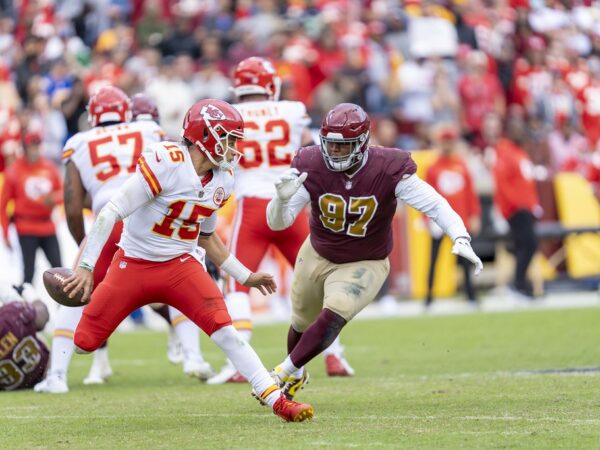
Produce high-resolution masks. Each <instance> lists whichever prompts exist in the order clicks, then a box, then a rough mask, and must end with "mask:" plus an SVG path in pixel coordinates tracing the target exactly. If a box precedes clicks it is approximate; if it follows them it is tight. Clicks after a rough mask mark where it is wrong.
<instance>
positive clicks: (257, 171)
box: [233, 100, 310, 199]
mask: <svg viewBox="0 0 600 450" xmlns="http://www.w3.org/2000/svg"><path fill="white" fill-rule="evenodd" d="M233 106H234V107H235V108H236V109H237V110H238V111H239V112H240V114H241V115H242V117H243V119H244V139H243V140H242V141H238V144H237V149H238V150H239V151H240V152H242V154H243V157H242V159H241V160H240V162H239V164H238V167H237V168H236V174H235V196H236V198H238V199H239V198H242V197H258V198H269V199H270V198H273V197H274V196H275V187H274V183H275V180H277V178H279V176H280V175H281V174H282V173H283V172H285V171H286V170H287V169H289V168H290V164H291V162H292V158H293V156H294V154H295V152H296V151H297V150H298V149H299V148H300V146H301V144H302V134H303V131H304V129H305V128H306V127H308V125H309V124H310V119H309V117H308V115H307V113H306V107H305V106H304V104H303V103H301V102H292V101H271V100H266V101H256V102H244V103H238V104H235V105H233Z"/></svg>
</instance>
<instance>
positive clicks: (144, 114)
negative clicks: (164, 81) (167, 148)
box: [131, 93, 159, 123]
mask: <svg viewBox="0 0 600 450" xmlns="http://www.w3.org/2000/svg"><path fill="white" fill-rule="evenodd" d="M131 120H133V121H136V120H152V121H153V122H156V123H158V121H159V116H158V107H157V106H156V103H154V100H152V99H151V98H150V97H148V96H147V95H146V94H141V93H140V94H135V95H134V96H133V97H131Z"/></svg>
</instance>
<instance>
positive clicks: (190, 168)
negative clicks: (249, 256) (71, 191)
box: [64, 99, 313, 421]
mask: <svg viewBox="0 0 600 450" xmlns="http://www.w3.org/2000/svg"><path fill="white" fill-rule="evenodd" d="M243 131H244V122H243V120H242V117H241V116H240V114H239V113H238V112H237V110H236V109H235V108H233V107H232V106H231V105H229V104H228V103H226V102H223V101H220V100H212V99H209V100H202V101H199V102H197V103H195V104H194V105H193V106H192V107H191V108H190V109H189V110H188V111H187V113H186V115H185V118H184V122H183V133H182V134H183V139H182V142H181V143H180V144H176V143H174V142H161V143H157V144H152V145H150V146H149V147H148V148H147V149H146V150H145V151H144V152H143V154H142V156H141V157H140V159H139V162H138V165H137V168H136V172H135V174H134V175H132V176H131V178H129V179H128V180H127V181H126V182H125V183H124V184H123V186H122V187H121V191H120V192H119V193H118V194H117V195H115V196H114V197H112V198H111V200H110V201H109V202H108V204H107V205H106V206H105V207H104V208H102V210H101V211H100V214H99V215H98V218H97V219H96V222H95V223H94V226H93V227H92V230H91V231H90V233H89V234H88V237H87V243H86V245H85V247H84V249H83V254H82V257H81V260H80V263H79V267H77V268H76V269H75V273H74V274H73V276H71V277H70V278H68V279H67V280H66V282H65V288H64V290H65V292H67V293H69V295H70V297H71V298H73V297H74V296H75V294H76V293H78V292H79V291H80V290H81V289H83V291H84V293H83V297H82V301H87V299H88V297H89V295H90V292H91V290H92V287H93V275H92V272H93V270H94V265H95V263H96V261H97V259H98V255H99V254H100V251H101V249H102V247H103V246H104V243H105V242H106V240H107V239H108V236H109V235H110V232H111V230H112V228H113V226H114V224H115V223H116V222H117V221H120V220H123V219H124V218H126V217H127V218H128V220H127V221H126V222H125V225H124V229H123V233H122V235H121V240H120V242H119V247H120V249H119V250H118V251H117V253H116V254H115V257H114V259H113V260H112V263H111V265H110V268H109V270H108V273H107V275H106V277H105V278H104V280H103V281H102V282H101V283H100V284H99V285H98V286H97V287H96V289H95V290H94V291H93V293H92V295H91V300H90V302H89V304H88V305H87V306H86V308H85V310H84V312H83V317H82V318H81V321H80V322H79V325H78V326H77V329H76V331H75V345H76V346H77V347H78V348H79V349H80V350H83V351H84V352H91V351H94V350H95V349H97V348H98V347H99V346H100V344H102V342H104V341H105V340H106V339H107V338H108V337H109V336H110V335H111V333H112V332H113V331H114V330H115V328H116V327H117V326H118V325H119V323H120V322H121V321H122V320H123V319H124V318H125V317H127V316H128V315H129V314H130V313H131V312H132V311H133V310H135V309H137V308H139V307H141V306H144V305H147V304H149V303H154V302H163V303H166V304H168V305H170V306H173V307H174V308H177V309H178V310H180V311H181V312H182V313H183V314H185V316H187V317H188V318H189V319H190V320H192V321H193V322H194V323H196V325H198V326H199V327H200V328H201V329H202V330H203V331H204V332H205V333H206V334H207V335H209V336H210V338H211V339H212V340H213V341H214V342H215V343H216V344H217V345H218V346H219V347H220V348H221V349H222V350H223V351H224V352H225V354H226V355H227V357H228V358H229V359H230V360H231V361H233V363H234V365H235V367H236V369H237V370H238V371H239V372H240V373H241V374H242V375H243V376H244V377H245V378H246V379H247V380H249V382H250V384H251V385H252V387H253V390H254V393H255V394H256V395H257V397H258V398H259V399H260V400H262V401H263V402H264V403H267V404H268V405H269V406H271V407H272V408H273V411H274V412H275V414H277V415H278V416H279V417H281V418H282V419H284V420H286V421H303V420H306V419H310V418H312V416H313V408H312V406H310V405H307V404H300V403H296V402H292V401H289V400H288V399H287V398H286V397H285V396H284V395H283V394H282V392H281V391H280V390H279V388H278V387H277V386H276V385H275V384H274V383H273V379H272V378H271V376H270V375H269V373H268V371H267V370H266V369H265V367H264V366H263V364H262V362H261V361H260V359H259V357H258V355H257V354H256V353H255V352H254V350H253V349H252V347H251V346H250V345H249V344H248V343H246V341H244V339H242V338H241V336H240V335H239V333H238V332H237V331H236V329H235V328H234V327H233V326H232V324H231V317H230V316H229V314H228V312H227V308H226V306H225V301H224V299H223V295H222V293H221V291H220V290H219V288H218V287H217V285H216V284H215V283H214V281H213V280H212V279H211V277H210V275H209V274H208V273H207V272H206V270H205V267H204V264H203V260H204V254H205V252H206V254H207V255H208V257H209V258H210V259H211V260H212V261H213V262H215V263H216V264H217V265H219V266H220V267H221V269H222V270H224V271H225V272H227V273H228V274H229V275H231V276H232V277H234V278H235V279H236V280H238V281H239V282H240V283H242V284H245V285H247V286H251V287H256V288H258V289H259V290H260V291H261V292H262V293H263V294H265V293H267V292H269V293H270V292H273V291H274V290H275V288H276V286H275V283H274V281H273V277H272V276H271V275H269V274H266V273H251V272H250V270H248V269H247V268H246V267H245V266H244V265H242V264H241V263H240V262H239V261H238V260H237V259H235V258H234V257H233V256H232V255H231V254H230V253H229V251H228V250H227V249H226V247H225V246H224V244H223V242H222V241H221V240H220V239H219V237H218V236H217V235H216V234H215V233H214V231H215V228H216V219H217V214H216V211H217V210H218V209H219V208H220V207H221V206H223V204H225V202H226V201H227V199H228V198H229V196H230V195H231V192H232V189H233V170H232V169H233V167H234V166H235V164H236V163H237V160H238V159H239V157H240V153H239V152H237V151H236V150H235V143H236V141H237V139H239V138H241V137H242V136H243ZM200 227H202V231H201V230H200ZM199 234H200V239H198V237H199ZM198 243H199V244H200V247H198Z"/></svg>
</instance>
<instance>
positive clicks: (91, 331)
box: [75, 249, 231, 352]
mask: <svg viewBox="0 0 600 450" xmlns="http://www.w3.org/2000/svg"><path fill="white" fill-rule="evenodd" d="M149 303H166V304H168V305H171V306H173V307H174V308H176V309H178V310H179V311H181V312H182V313H183V314H184V315H185V316H187V317H188V318H189V319H190V320H192V321H193V322H194V323H195V324H196V325H198V326H199V327H200V328H201V329H202V330H203V331H204V332H205V333H206V334H207V335H209V336H210V335H211V334H212V333H214V332H215V331H217V330H219V329H220V328H222V327H224V326H227V325H231V318H230V317H229V313H228V312H227V307H226V306H225V301H224V299H223V295H222V293H221V291H220V290H219V288H218V287H217V286H216V285H215V283H214V281H213V280H212V278H211V277H210V275H209V274H208V273H207V272H206V271H205V270H204V267H202V265H201V264H200V263H199V262H198V261H197V260H196V259H194V258H193V257H192V256H190V255H183V256H180V257H177V258H174V259H171V260H169V261H165V262H155V261H146V260H142V259H136V258H128V257H126V256H125V254H124V252H123V250H121V249H119V250H118V251H117V253H116V254H115V257H114V259H113V261H112V263H111V265H110V267H109V269H108V272H107V274H106V276H105V277H104V281H102V283H100V285H99V286H97V287H96V289H95V290H94V292H93V294H92V298H91V300H90V303H89V304H88V305H87V306H86V308H85V309H84V311H83V316H82V318H81V320H80V321H79V325H78V326H77V330H76V331H75V345H77V347H79V348H81V349H82V350H85V351H88V352H91V351H94V350H96V349H97V348H98V347H99V346H100V345H101V344H102V343H103V342H104V341H105V340H106V339H108V337H109V336H110V335H111V334H112V333H113V331H114V330H115V328H117V326H118V325H119V324H120V323H121V322H122V321H123V319H125V318H126V317H127V316H128V315H129V314H131V313H132V312H133V311H135V310H136V309H138V308H141V307H142V306H144V305H147V304H149Z"/></svg>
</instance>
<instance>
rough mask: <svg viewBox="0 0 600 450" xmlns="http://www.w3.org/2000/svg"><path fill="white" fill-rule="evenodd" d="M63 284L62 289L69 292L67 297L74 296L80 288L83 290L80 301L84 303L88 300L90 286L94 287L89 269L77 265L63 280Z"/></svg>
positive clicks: (90, 290)
mask: <svg viewBox="0 0 600 450" xmlns="http://www.w3.org/2000/svg"><path fill="white" fill-rule="evenodd" d="M64 286H65V287H64V288H63V291H65V292H66V293H67V294H69V298H73V297H75V295H76V294H77V293H78V292H79V291H80V290H83V295H82V296H81V303H82V304H85V303H87V302H88V301H89V298H90V294H91V292H92V288H93V287H94V277H93V275H92V272H90V271H89V270H86V269H84V268H83V267H77V268H76V269H75V271H74V272H73V275H71V276H70V277H69V278H67V279H66V280H65V282H64Z"/></svg>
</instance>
